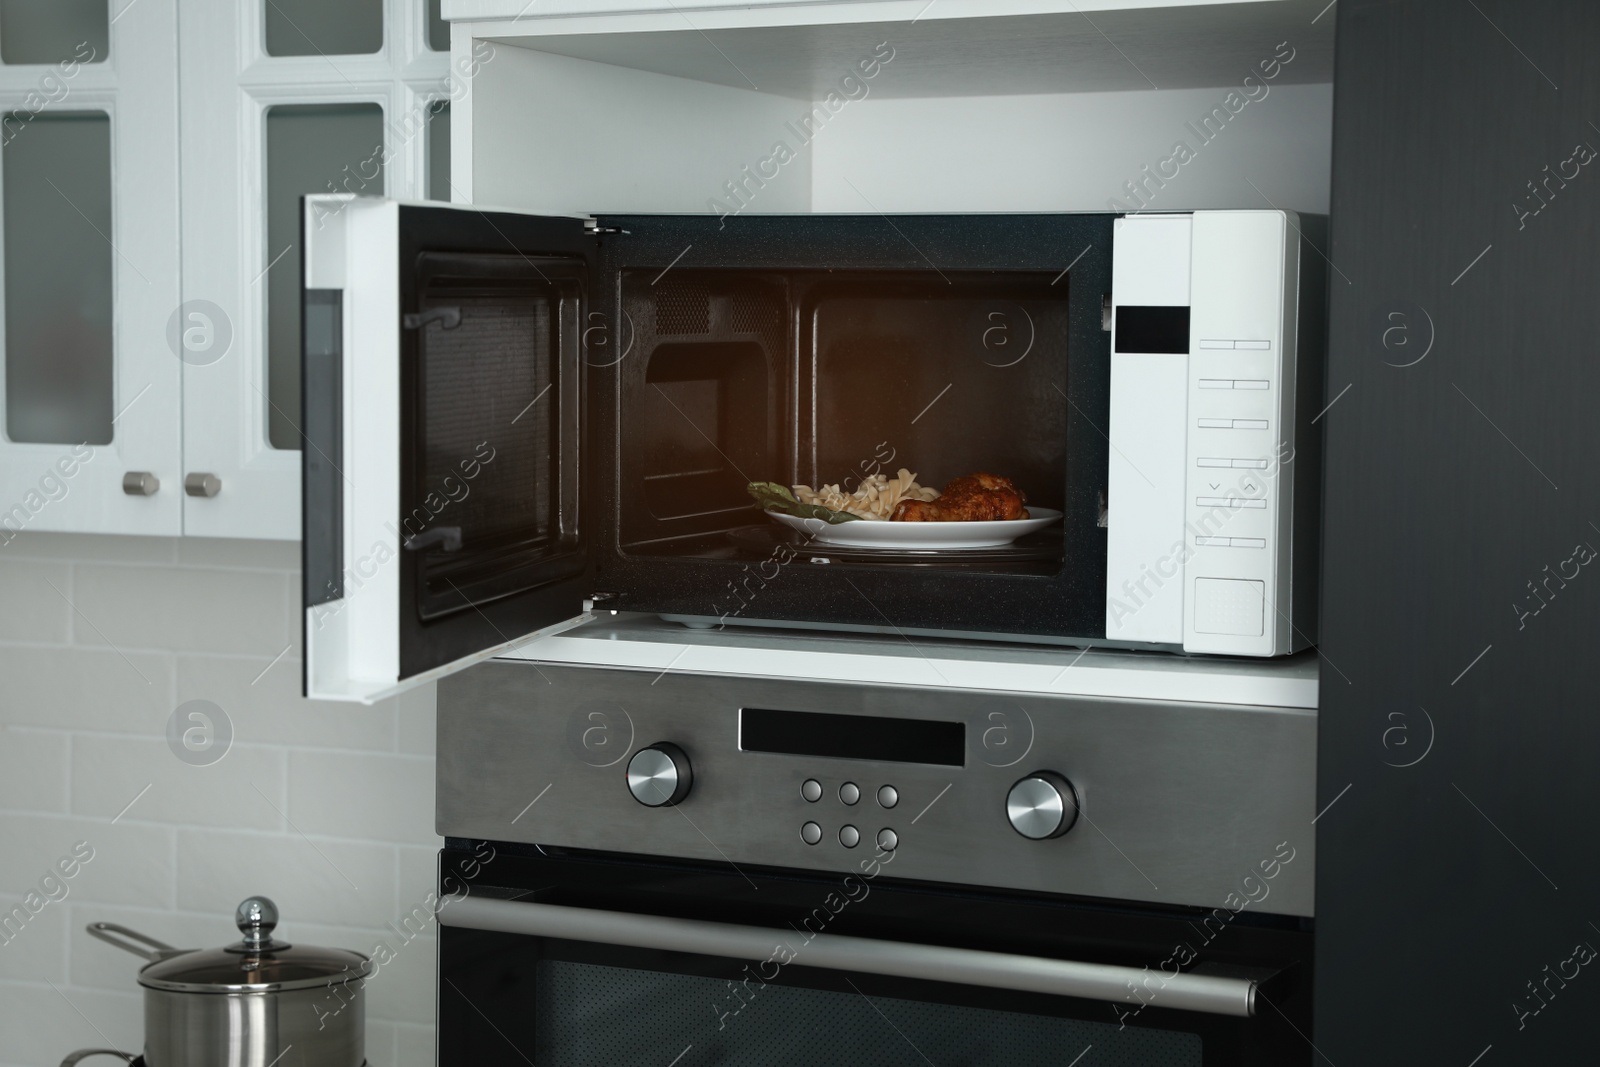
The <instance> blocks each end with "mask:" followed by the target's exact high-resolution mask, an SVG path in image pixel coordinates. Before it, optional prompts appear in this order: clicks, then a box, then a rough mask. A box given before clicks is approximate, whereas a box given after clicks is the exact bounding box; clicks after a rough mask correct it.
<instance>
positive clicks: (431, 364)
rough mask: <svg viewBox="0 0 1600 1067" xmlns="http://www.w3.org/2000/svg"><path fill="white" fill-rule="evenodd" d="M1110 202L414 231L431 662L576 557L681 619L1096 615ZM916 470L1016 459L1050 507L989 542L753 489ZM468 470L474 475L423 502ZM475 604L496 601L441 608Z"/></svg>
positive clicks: (412, 485)
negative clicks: (500, 234) (1105, 206)
mask: <svg viewBox="0 0 1600 1067" xmlns="http://www.w3.org/2000/svg"><path fill="white" fill-rule="evenodd" d="M419 210H426V209H419ZM1113 218H1114V216H1113V215H1110V214H1062V215H1028V216H1024V215H966V216H964V215H939V216H901V217H898V218H896V219H893V220H890V219H889V218H887V217H886V216H880V217H871V216H819V215H810V216H777V217H751V218H746V219H739V220H735V222H733V223H731V224H729V225H727V226H726V227H722V226H719V223H718V220H717V219H715V218H712V217H709V216H631V217H602V218H600V219H599V220H598V221H599V234H598V236H594V237H590V238H589V240H590V241H591V243H593V244H595V245H597V246H598V253H597V255H596V257H595V260H594V262H592V263H584V262H582V261H581V260H577V259H574V258H570V257H569V258H561V257H540V258H532V259H530V258H528V257H527V256H524V255H522V254H519V253H510V252H507V251H505V250H504V241H501V242H499V243H500V248H499V249H498V250H497V249H495V248H494V244H495V242H494V241H487V242H486V243H485V245H484V247H482V248H481V249H479V248H472V247H467V248H462V247H461V241H460V240H459V235H457V237H456V239H454V240H453V241H434V242H431V243H426V242H427V238H428V235H427V232H426V228H425V227H424V228H421V229H422V231H423V232H422V233H421V234H420V235H419V236H416V237H415V238H414V239H415V240H417V241H419V242H421V243H419V244H418V245H417V247H416V248H415V249H414V254H413V255H412V256H411V257H409V258H406V259H403V260H402V262H409V263H411V264H413V267H412V270H413V272H414V273H413V276H412V277H411V278H409V279H402V283H403V285H402V288H403V290H409V292H408V293H407V294H406V297H405V298H406V299H407V300H408V301H409V302H410V303H411V306H414V307H415V308H416V309H417V310H416V312H415V313H414V320H413V321H414V323H415V327H414V328H413V329H410V330H408V331H407V334H408V338H409V339H410V341H411V342H412V343H414V345H415V348H414V354H413V355H412V356H411V357H410V359H409V361H408V366H409V367H410V368H412V369H411V371H410V372H409V373H408V375H407V377H406V388H409V389H411V390H412V391H413V394H414V395H413V398H412V401H411V403H410V404H409V405H408V406H407V407H406V408H405V410H407V411H409V412H410V413H411V415H410V418H411V420H412V422H413V425H412V426H411V427H410V428H409V429H410V430H411V432H409V433H405V434H403V435H402V437H403V440H405V441H407V442H408V443H409V445H408V446H409V447H410V448H411V449H412V450H413V454H412V456H411V461H410V462H409V464H407V465H406V466H405V468H404V469H403V480H404V481H405V483H406V490H407V500H405V501H404V502H403V513H404V514H406V515H411V516H416V517H418V520H419V521H418V524H417V525H416V526H415V527H412V526H408V527H407V531H406V532H407V534H408V536H411V537H412V541H411V542H410V543H409V544H408V547H412V548H413V549H414V551H412V552H409V553H407V555H408V557H409V558H410V560H411V563H412V567H413V572H414V573H413V581H412V582H411V583H410V586H411V595H410V601H411V604H410V608H411V611H412V613H413V615H414V618H415V621H416V626H417V634H416V636H417V641H416V651H417V652H418V653H419V654H420V657H421V658H420V660H419V661H418V662H420V663H423V664H425V666H423V667H422V669H426V667H427V666H434V665H437V664H439V663H443V662H448V661H449V659H451V658H453V656H454V655H459V654H460V652H459V649H460V648H461V647H464V646H462V645H460V644H459V643H458V642H457V641H455V640H452V639H450V638H449V637H448V636H447V635H448V634H449V633H450V632H451V631H452V629H462V628H475V629H477V628H481V624H482V623H483V622H489V624H490V625H494V623H493V622H492V621H490V619H489V618H488V616H486V615H485V613H484V610H483V608H484V605H486V604H493V603H494V602H495V601H497V600H498V599H501V598H505V597H514V596H516V595H517V594H519V593H520V592H524V591H527V590H530V589H534V588H537V587H539V586H542V585H548V584H549V583H551V582H552V581H555V580H558V579H561V578H563V577H568V576H572V575H576V574H578V573H580V572H582V571H583V569H584V567H585V565H586V560H587V562H588V563H590V564H592V571H591V572H590V573H588V574H587V575H586V577H587V578H588V579H589V581H590V582H591V585H592V588H590V589H587V590H585V593H586V594H589V593H595V594H599V596H598V597H597V600H598V601H599V602H600V603H601V605H602V606H605V607H609V608H615V609H625V610H632V611H644V612H654V613H658V614H661V615H665V616H667V617H669V618H677V619H680V620H685V621H689V622H690V623H691V624H710V625H716V624H727V623H737V622H751V621H757V620H759V621H764V622H778V623H780V624H789V625H795V624H799V625H824V626H827V627H830V628H841V629H851V628H854V629H863V630H877V631H883V632H894V631H907V630H912V629H914V630H917V631H920V632H928V631H930V630H933V631H939V632H950V633H951V634H952V635H968V634H1006V633H1018V634H1026V635H1029V636H1032V637H1034V638H1038V637H1039V636H1041V635H1042V636H1044V637H1046V638H1048V637H1050V636H1055V637H1057V638H1062V639H1065V638H1096V637H1099V636H1101V635H1102V634H1103V619H1104V611H1105V592H1104V583H1105V565H1106V563H1105V560H1106V554H1105V544H1106V534H1105V529H1104V516H1105V508H1106V499H1105V491H1106V486H1105V481H1106V467H1107V443H1106V439H1105V436H1104V433H1103V428H1104V426H1105V424H1106V418H1107V410H1108V404H1109V350H1110V343H1109V338H1110V334H1109V333H1108V332H1107V319H1106V315H1105V302H1106V300H1107V295H1108V294H1109V292H1110V265H1111V240H1112V222H1113ZM450 245H453V247H442V246H450ZM1068 264H1070V269H1063V267H1064V265H1068ZM407 283H409V284H407ZM446 317H448V321H446ZM479 442H483V444H480V443H479ZM473 455H477V457H478V460H479V462H477V463H476V464H473V465H472V466H473V467H475V468H476V474H475V475H474V476H473V477H472V478H471V479H470V482H468V481H466V480H465V479H464V478H463V477H462V475H463V474H464V473H465V471H466V470H467V469H468V468H465V467H463V465H462V461H461V457H471V456H473ZM900 470H907V471H910V472H912V473H914V474H915V475H916V478H917V481H918V483H919V484H921V485H924V486H929V487H932V488H934V489H939V488H941V487H943V486H944V485H945V484H946V483H947V482H949V481H950V480H951V479H953V478H956V477H959V476H963V475H969V474H974V473H978V472H985V473H989V474H994V475H999V476H1003V477H1006V478H1009V479H1010V480H1011V481H1012V482H1013V483H1014V484H1015V485H1016V486H1017V487H1018V488H1019V489H1020V490H1021V491H1022V492H1023V493H1024V494H1025V495H1026V500H1027V505H1028V506H1029V507H1030V508H1045V509H1051V510H1053V511H1059V512H1061V513H1062V518H1061V520H1060V521H1059V522H1056V523H1053V524H1051V525H1050V526H1047V527H1045V528H1044V529H1042V530H1040V531H1038V532H1036V533H1032V534H1029V535H1027V536H1025V537H1023V538H1020V539H1018V540H1017V541H1016V542H1015V543H1013V544H1011V545H1008V546H1005V547H1001V548H984V549H967V550H956V551H944V552H928V551H915V550H910V551H886V550H854V551H852V550H850V549H841V548H838V547H837V546H832V545H828V546H822V545H820V543H818V542H814V541H812V540H811V539H810V538H809V537H807V536H806V535H804V534H802V533H798V532H795V531H791V530H789V529H788V528H786V527H782V526H780V525H778V524H777V523H774V522H772V521H770V520H769V519H767V518H766V516H764V515H763V514H762V511H761V509H760V507H759V506H758V505H757V504H756V502H755V500H754V499H753V498H752V497H751V495H750V494H749V492H748V490H747V486H748V484H749V483H751V482H777V483H781V484H784V485H801V484H803V485H809V486H812V487H821V486H824V485H837V486H840V487H841V488H842V490H843V491H844V492H847V493H848V492H851V491H853V490H855V489H856V488H857V487H858V486H860V485H861V483H862V481H863V479H865V478H867V477H869V476H871V475H873V474H878V473H882V474H883V475H885V476H886V477H890V478H893V477H895V476H896V475H897V472H899V471H900ZM452 476H454V478H455V481H457V482H458V483H463V484H468V485H469V486H470V489H469V491H468V493H467V494H466V495H465V497H464V498H463V503H462V504H461V505H459V506H457V505H455V504H453V503H451V504H448V505H446V507H447V508H448V510H447V511H441V514H440V516H439V518H438V519H437V520H436V521H430V508H429V507H428V502H429V500H430V495H429V494H432V497H431V499H432V500H434V501H441V500H443V501H449V500H453V499H454V498H453V497H451V496H450V495H449V493H448V491H447V490H448V484H449V481H448V480H449V479H450V478H451V477H452ZM574 606H575V605H574ZM457 616H469V617H472V616H483V618H482V619H481V620H479V621H478V622H476V623H474V622H470V621H469V622H467V623H456V624H454V625H453V626H452V625H445V626H436V624H438V623H448V621H449V620H450V619H452V618H454V617H457ZM1024 620H1025V621H1024ZM434 632H437V633H439V634H441V635H446V636H442V637H441V638H439V639H437V640H435V639H434V638H432V637H431V634H432V633H434ZM507 632H508V633H509V632H510V631H507ZM430 661H431V662H430ZM408 673H409V672H408Z"/></svg>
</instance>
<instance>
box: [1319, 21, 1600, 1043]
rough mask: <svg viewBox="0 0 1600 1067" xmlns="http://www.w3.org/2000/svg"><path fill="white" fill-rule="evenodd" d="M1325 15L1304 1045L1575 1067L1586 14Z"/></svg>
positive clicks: (1592, 37)
mask: <svg viewBox="0 0 1600 1067" xmlns="http://www.w3.org/2000/svg"><path fill="white" fill-rule="evenodd" d="M1337 11H1338V18H1339V47H1338V68H1337V73H1336V78H1335V104H1334V173H1333V202H1332V225H1333V235H1332V238H1333V246H1332V253H1331V258H1332V261H1333V263H1334V264H1335V265H1336V266H1335V269H1334V270H1333V271H1332V277H1331V279H1330V287H1331V309H1332V310H1331V338H1330V345H1329V353H1330V356H1329V370H1328V382H1327V395H1328V397H1329V399H1330V401H1332V402H1333V403H1334V406H1333V407H1332V408H1331V409H1330V410H1329V411H1328V413H1327V414H1326V415H1325V416H1324V417H1323V419H1322V420H1321V423H1320V425H1322V426H1323V427H1324V429H1325V433H1326V466H1325V475H1326V477H1325V519H1324V542H1323V544H1324V557H1323V565H1324V580H1323V598H1324V610H1323V617H1322V628H1321V632H1322V651H1323V652H1324V654H1325V656H1326V661H1327V663H1328V665H1329V667H1328V668H1327V669H1325V670H1324V671H1323V674H1322V698H1321V708H1322V714H1321V723H1322V726H1321V732H1320V747H1319V751H1320V760H1321V762H1320V768H1319V789H1318V792H1319V797H1318V800H1319V806H1320V807H1327V810H1326V812H1325V813H1324V814H1323V815H1322V817H1321V818H1320V821H1319V822H1318V825H1317V830H1318V838H1319V840H1318V850H1319V860H1320V862H1319V872H1320V875H1319V883H1318V886H1317V900H1318V909H1317V935H1318V945H1317V979H1316V986H1317V1020H1316V1035H1315V1036H1316V1042H1317V1046H1318V1048H1319V1049H1320V1050H1321V1051H1322V1052H1323V1053H1324V1054H1325V1055H1326V1057H1327V1059H1328V1060H1330V1061H1331V1062H1334V1063H1338V1064H1341V1065H1342V1064H1362V1065H1382V1064H1407V1065H1411V1064H1417V1063H1424V1062H1426V1063H1455V1064H1461V1065H1463V1067H1465V1065H1466V1064H1469V1063H1473V1062H1480V1061H1477V1060H1476V1059H1475V1057H1479V1056H1480V1055H1482V1056H1483V1058H1482V1060H1481V1064H1482V1067H1493V1065H1495V1064H1508V1063H1518V1064H1522V1063H1568V1062H1585V1061H1587V1060H1589V1059H1592V1058H1593V1056H1594V1052H1593V1044H1594V1036H1593V1024H1592V1019H1593V1014H1594V1006H1595V1004H1596V1003H1600V1000H1597V998H1600V975H1594V974H1591V973H1590V972H1591V971H1592V970H1593V968H1591V967H1583V966H1581V964H1580V963H1579V962H1578V961H1577V960H1573V962H1572V963H1568V964H1564V963H1563V961H1567V960H1569V959H1571V958H1572V957H1573V952H1574V946H1575V945H1578V944H1580V943H1585V942H1586V943H1588V944H1591V945H1600V929H1597V928H1596V926H1595V925H1594V923H1596V922H1600V914H1597V909H1596V907H1595V893H1596V890H1597V889H1600V853H1597V851H1596V850H1595V848H1594V847H1593V843H1594V841H1595V840H1596V839H1597V837H1600V804H1597V800H1600V796H1597V793H1600V789H1597V786H1596V781H1597V777H1596V774H1595V771H1594V767H1593V761H1594V754H1595V753H1596V752H1597V751H1600V716H1597V715H1596V713H1595V712H1596V707H1597V699H1596V697H1597V695H1600V685H1597V677H1596V671H1595V654H1594V638H1595V635H1596V633H1600V574H1597V573H1594V571H1595V568H1593V567H1591V566H1588V565H1586V564H1584V563H1582V562H1580V561H1581V560H1582V559H1587V558H1590V557H1591V550H1590V549H1589V548H1588V546H1589V545H1595V546H1600V530H1597V529H1596V527H1595V526H1594V525H1592V523H1594V522H1600V500H1597V493H1596V488H1595V486H1596V483H1595V478H1594V473H1593V462H1594V457H1595V455H1596V454H1597V452H1600V424H1597V421H1596V419H1595V416H1594V412H1593V406H1594V398H1595V397H1596V395H1600V361H1597V360H1596V359H1595V355H1594V338H1595V336H1596V333H1597V330H1600V302H1597V301H1596V300H1595V298H1594V294H1595V292H1596V290H1597V284H1600V262H1597V259H1596V255H1595V250H1596V237H1597V231H1600V168H1597V166H1596V165H1595V164H1593V163H1583V162H1580V161H1579V159H1578V156H1575V155H1574V146H1575V145H1577V144H1579V143H1582V144H1584V145H1585V146H1586V148H1585V151H1584V152H1582V153H1579V155H1580V156H1583V157H1585V158H1593V151H1594V147H1595V146H1600V131H1597V130H1596V128H1595V127H1594V125H1592V124H1591V120H1592V119H1595V118H1596V114H1595V111H1594V101H1595V100H1596V91H1597V89H1600V65H1597V63H1596V61H1595V55H1596V52H1595V45H1596V43H1597V42H1600V6H1596V5H1593V4H1585V3H1570V2H1566V3H1563V2H1559V0H1536V2H1519V3H1512V2H1510V0H1477V2H1476V3H1474V4H1458V3H1454V2H1450V3H1445V2H1442V0H1441V2H1435V3H1427V2H1411V3H1395V2H1392V0H1343V2H1341V3H1340V4H1339V5H1338V8H1337ZM1558 87H1559V88H1558ZM1569 160H1570V161H1571V162H1568V161H1569ZM1547 166H1548V168H1549V170H1548V171H1547V170H1546V169H1545V168H1546V167H1547ZM1557 171H1564V172H1565V174H1566V175H1567V177H1566V178H1564V179H1563V178H1559V177H1556V178H1551V179H1550V184H1549V187H1548V189H1543V188H1541V192H1542V193H1543V196H1542V199H1534V198H1533V196H1532V192H1531V190H1530V186H1529V183H1530V182H1535V181H1537V182H1540V183H1541V185H1542V183H1543V182H1544V181H1545V180H1546V176H1547V175H1551V174H1555V173H1556V172H1557ZM1519 205H1521V206H1519ZM1535 209H1537V210H1535ZM1347 386H1348V391H1346V387H1347ZM1578 545H1582V546H1584V547H1583V548H1582V549H1581V550H1580V551H1578V552H1577V553H1576V554H1575V548H1574V546H1578ZM1567 561H1571V562H1567ZM1546 568H1548V569H1546ZM1562 574H1564V575H1565V577H1562V576H1561V575H1562ZM1551 576H1554V577H1551ZM1547 582H1548V586H1547V587H1546V585H1545V583H1547ZM1530 583H1535V586H1534V587H1530ZM1535 593H1537V595H1535ZM1408 765H1409V766H1408ZM1347 788H1348V791H1346V790H1347ZM1329 805H1331V807H1328V806H1329ZM1585 952H1587V950H1585ZM1563 966H1565V969H1566V972H1567V975H1568V977H1567V978H1566V979H1562V978H1560V977H1555V978H1550V977H1549V976H1550V975H1553V974H1555V973H1556V971H1557V970H1558V969H1560V968H1562V967H1563ZM1546 968H1548V970H1547V969H1546ZM1546 980H1548V981H1549V986H1548V990H1546V989H1545V988H1543V983H1544V982H1545V981H1546ZM1530 982H1536V983H1540V986H1541V988H1540V989H1539V994H1538V996H1539V998H1542V999H1536V998H1535V996H1534V994H1533V993H1532V992H1531V991H1530V988H1529V984H1528V983H1530ZM1541 1005H1543V1006H1541ZM1524 1012H1526V1013H1527V1014H1526V1015H1524V1014H1523V1013H1524ZM1490 1046H1493V1047H1492V1050H1491V1051H1488V1052H1487V1054H1486V1055H1485V1050H1487V1049H1489V1048H1490Z"/></svg>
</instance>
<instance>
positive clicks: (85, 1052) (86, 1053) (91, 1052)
mask: <svg viewBox="0 0 1600 1067" xmlns="http://www.w3.org/2000/svg"><path fill="white" fill-rule="evenodd" d="M90 1056H120V1057H121V1058H122V1059H123V1060H124V1061H126V1062H128V1063H132V1062H133V1061H134V1059H135V1058H136V1057H135V1055H134V1054H133V1053H132V1052H118V1051H117V1050H116V1049H114V1048H80V1049H79V1050H78V1051H76V1052H74V1053H73V1054H72V1055H70V1056H68V1057H67V1058H66V1059H64V1060H62V1061H61V1067H73V1065H74V1064H76V1063H77V1062H78V1061H79V1060H86V1059H88V1058H89V1057H90Z"/></svg>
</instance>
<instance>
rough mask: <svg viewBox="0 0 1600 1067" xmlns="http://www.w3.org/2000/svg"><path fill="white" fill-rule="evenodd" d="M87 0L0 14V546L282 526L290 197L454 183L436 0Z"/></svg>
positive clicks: (441, 190)
mask: <svg viewBox="0 0 1600 1067" xmlns="http://www.w3.org/2000/svg"><path fill="white" fill-rule="evenodd" d="M69 8H70V9H71V10H70V11H69V10H68V9H69ZM84 8H85V5H83V4H74V5H62V6H61V7H60V8H59V9H57V8H54V6H52V5H44V4H39V5H26V4H7V5H5V6H4V8H3V10H0V116H3V117H0V130H3V133H0V145H3V147H0V164H3V165H0V200H3V201H4V203H3V211H0V236H4V237H5V238H6V240H5V241H4V248H5V262H4V272H3V278H4V284H3V285H0V296H3V299H4V322H5V329H4V340H3V345H4V347H3V349H0V354H3V358H4V363H5V370H6V373H5V374H4V375H3V376H0V419H3V423H0V426H3V429H4V434H3V436H0V541H4V540H5V539H7V538H8V537H9V536H11V535H12V534H13V533H14V532H16V531H20V530H25V529H26V530H74V531H82V532H93V533H140V534H159V535H169V536H170V535H178V534H188V535H197V536H211V537H218V536H222V537H252V538H281V539H297V538H299V537H300V464H301V452H300V442H301V434H300V416H299V409H300V404H301V397H300V386H299V379H298V374H299V364H300V343H299V326H298V323H299V292H300V280H299V279H300V233H299V227H298V224H297V219H298V217H299V205H298V198H299V197H300V196H301V195H303V194H309V193H327V192H348V193H358V194H366V195H390V196H399V197H410V198H416V199H421V198H424V197H429V196H431V197H434V198H439V199H449V197H450V192H449V179H448V175H449V168H448V158H449V157H448V149H449V136H448V130H449V112H448V106H447V105H448V101H449V99H450V97H451V95H452V91H454V92H456V93H459V92H460V91H461V88H460V86H461V84H462V81H461V79H460V78H457V79H456V81H455V83H454V85H453V84H452V82H451V79H450V78H449V76H448V74H449V69H450V67H449V53H448V51H446V50H443V49H444V48H445V46H446V45H447V42H448V27H447V26H445V25H444V23H443V22H442V21H440V19H439V17H438V10H437V9H438V3H437V0H433V2H432V3H431V4H430V0H342V2H340V3H335V4H329V3H325V2H313V0H226V2H224V0H136V2H134V3H128V2H126V0H111V2H109V3H108V5H107V9H106V11H105V12H104V13H103V14H102V13H100V12H92V13H85V12H84V11H83V9H84ZM430 8H431V9H432V10H431V11H430ZM74 14H76V15H80V16H85V15H92V17H89V18H88V19H87V22H88V24H87V26H85V25H78V24H76V23H75V22H74V19H73V15H74ZM186 481H187V482H188V483H190V484H189V486H188V488H187V491H186ZM125 483H126V485H127V490H125V488H124V486H125Z"/></svg>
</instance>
